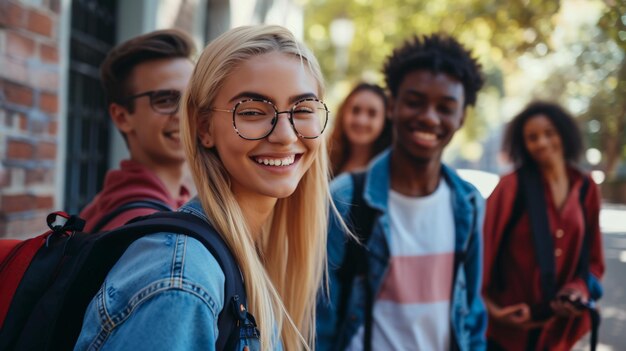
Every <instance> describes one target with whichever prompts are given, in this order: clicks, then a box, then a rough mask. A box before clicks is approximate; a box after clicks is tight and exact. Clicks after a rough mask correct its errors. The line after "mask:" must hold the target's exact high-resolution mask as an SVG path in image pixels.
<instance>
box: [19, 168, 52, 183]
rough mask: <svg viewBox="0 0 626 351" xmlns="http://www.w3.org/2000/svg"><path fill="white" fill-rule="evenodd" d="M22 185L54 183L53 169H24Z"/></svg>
mask: <svg viewBox="0 0 626 351" xmlns="http://www.w3.org/2000/svg"><path fill="white" fill-rule="evenodd" d="M25 178H26V179H25V180H24V185H27V186H28V185H33V184H49V185H53V184H54V171H53V170H50V169H31V170H27V171H26V177H25Z"/></svg>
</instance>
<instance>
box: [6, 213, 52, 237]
mask: <svg viewBox="0 0 626 351" xmlns="http://www.w3.org/2000/svg"><path fill="white" fill-rule="evenodd" d="M47 214H48V211H37V212H30V213H28V216H27V217H26V218H24V217H22V216H20V218H14V219H13V218H0V237H3V238H14V239H21V240H24V239H28V238H32V237H33V236H36V235H41V234H42V233H44V232H45V231H46V230H47V229H48V228H47V227H46V216H47Z"/></svg>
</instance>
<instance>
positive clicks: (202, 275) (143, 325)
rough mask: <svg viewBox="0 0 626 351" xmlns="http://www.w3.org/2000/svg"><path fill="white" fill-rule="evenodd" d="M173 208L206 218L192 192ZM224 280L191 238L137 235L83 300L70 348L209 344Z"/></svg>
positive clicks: (212, 344) (198, 347)
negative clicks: (95, 289)
mask: <svg viewBox="0 0 626 351" xmlns="http://www.w3.org/2000/svg"><path fill="white" fill-rule="evenodd" d="M179 211H182V212H188V213H191V214H194V215H196V216H199V217H201V218H203V219H204V220H206V221H208V220H207V217H206V215H205V214H204V211H203V210H202V205H201V204H200V201H199V200H198V199H197V198H194V199H192V200H191V201H189V202H188V203H187V204H185V205H184V206H183V207H182V208H181V209H180V210H179ZM224 281H225V277H224V272H223V271H222V269H221V268H220V266H219V264H218V263H217V261H216V260H215V258H214V257H213V255H211V253H210V252H209V250H207V249H206V248H205V247H204V245H203V244H201V243H200V242H199V241H197V240H195V239H193V238H189V237H187V236H185V235H182V234H177V233H157V234H152V235H148V236H145V237H143V238H141V239H138V240H137V241H135V242H134V243H133V244H131V245H130V246H129V247H128V249H127V250H126V252H125V253H124V254H123V256H122V257H121V258H120V259H119V261H118V262H117V263H116V264H115V266H114V267H113V269H112V270H111V271H110V272H109V274H108V275H107V277H106V279H105V281H104V283H103V284H102V287H101V288H100V290H99V291H98V293H97V294H96V296H95V297H94V299H93V300H92V301H91V303H90V304H89V307H88V308H87V312H86V313H85V317H84V321H83V328H82V330H81V333H80V336H79V338H78V342H77V344H76V346H75V350H150V351H156V350H215V342H216V341H217V337H218V332H219V331H218V329H217V320H218V315H219V313H220V312H221V311H222V309H223V307H224ZM243 343H245V341H244V342H242V344H241V345H239V347H238V349H239V350H243V348H244V346H246V345H245V344H243ZM278 348H279V349H281V346H280V345H279V346H278Z"/></svg>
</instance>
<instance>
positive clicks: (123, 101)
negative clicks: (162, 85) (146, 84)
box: [120, 89, 183, 116]
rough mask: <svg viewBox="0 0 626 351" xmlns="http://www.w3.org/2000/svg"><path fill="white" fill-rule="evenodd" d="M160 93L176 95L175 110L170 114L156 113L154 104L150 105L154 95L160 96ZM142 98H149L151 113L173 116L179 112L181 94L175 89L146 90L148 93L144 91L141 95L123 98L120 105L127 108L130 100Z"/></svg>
mask: <svg viewBox="0 0 626 351" xmlns="http://www.w3.org/2000/svg"><path fill="white" fill-rule="evenodd" d="M161 93H177V94H178V103H177V104H176V109H174V110H173V111H172V112H162V111H157V109H156V108H155V107H154V104H153V103H152V99H154V95H156V94H161ZM144 96H148V97H149V98H150V101H149V103H150V108H151V109H152V111H154V112H156V113H158V114H161V115H167V116H169V115H173V114H175V113H177V112H178V110H180V99H181V98H182V96H183V93H182V92H181V91H180V90H176V89H159V90H148V91H144V92H143V93H139V94H135V95H131V96H128V97H125V98H123V99H122V100H121V101H120V103H121V104H123V105H125V106H127V104H128V103H129V102H130V101H131V100H135V99H137V98H140V97H144Z"/></svg>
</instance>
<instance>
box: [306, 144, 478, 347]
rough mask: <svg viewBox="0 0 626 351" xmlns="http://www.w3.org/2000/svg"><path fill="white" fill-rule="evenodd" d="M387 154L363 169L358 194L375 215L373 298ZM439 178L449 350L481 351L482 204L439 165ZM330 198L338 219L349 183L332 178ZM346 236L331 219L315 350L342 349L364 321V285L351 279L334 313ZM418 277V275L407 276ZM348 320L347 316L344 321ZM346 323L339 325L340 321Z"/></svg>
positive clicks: (384, 228) (385, 225) (385, 258)
mask: <svg viewBox="0 0 626 351" xmlns="http://www.w3.org/2000/svg"><path fill="white" fill-rule="evenodd" d="M390 159H391V151H389V150H387V151H385V152H384V153H383V154H381V155H380V156H379V157H377V158H376V159H375V160H374V161H373V162H372V163H371V164H370V166H369V168H368V170H367V178H366V182H365V186H364V190H363V199H364V201H365V202H366V203H367V204H368V205H369V206H370V207H372V208H374V209H377V210H378V211H380V216H379V217H378V218H377V220H376V222H375V223H374V226H373V229H372V233H371V237H370V239H369V241H368V243H367V248H368V250H369V255H368V264H369V273H368V274H369V277H368V278H369V286H368V287H367V288H368V289H371V290H372V292H373V296H377V292H378V291H379V290H380V288H381V285H382V282H383V278H384V276H385V273H386V272H387V269H388V266H389V259H390V257H389V256H390V253H389V245H388V243H389V241H390V235H391V234H390V219H389V211H388V196H389V190H390V188H391V183H390V170H391V168H390ZM442 175H443V179H444V180H445V181H446V182H447V183H448V185H449V186H450V189H451V192H452V198H451V201H452V207H453V211H454V221H455V223H454V225H455V238H456V239H455V252H456V254H455V267H456V271H455V274H454V284H453V289H452V291H451V292H450V294H451V310H450V313H451V315H450V321H451V326H452V335H453V340H452V343H451V345H452V347H451V348H452V349H453V350H457V349H458V350H463V351H470V350H471V351H480V350H485V348H486V341H485V331H486V327H487V314H486V310H485V306H484V304H483V301H482V297H481V295H480V289H481V276H482V226H483V211H484V200H483V198H482V197H481V196H480V194H479V193H478V191H477V190H476V189H475V188H474V187H473V186H472V185H470V184H469V183H467V182H465V181H463V180H462V179H460V178H459V176H458V175H457V174H456V173H455V172H454V171H453V170H451V169H450V168H448V167H446V166H442ZM331 192H332V197H333V200H334V201H335V204H336V206H337V209H338V210H339V213H340V214H341V216H342V217H343V218H346V215H347V214H348V211H349V206H350V203H351V202H352V193H353V184H352V178H351V177H350V176H349V175H342V176H339V177H337V178H336V179H335V180H334V181H333V183H332V184H331ZM347 240H348V239H347V237H346V235H345V233H344V231H343V230H342V228H341V227H340V226H339V225H338V223H337V221H336V220H333V219H331V221H330V223H329V232H328V270H329V273H328V275H329V287H330V294H329V297H330V301H329V300H328V298H327V297H326V296H325V294H324V293H321V294H320V296H319V300H318V305H317V347H318V350H320V351H326V350H343V349H345V348H346V347H347V345H348V344H349V343H350V341H351V340H352V338H353V336H354V335H355V334H356V332H357V330H358V329H359V327H360V326H361V325H362V324H363V323H364V318H365V314H364V308H363V307H364V305H365V288H366V287H365V286H364V285H365V283H364V280H363V279H361V278H358V277H357V278H355V279H354V281H353V287H352V290H351V294H350V297H349V298H348V302H347V307H346V312H345V313H346V315H342V316H339V315H338V313H339V312H338V311H337V308H338V306H337V305H338V303H339V299H340V296H341V292H340V290H341V286H340V284H341V281H340V279H339V277H338V274H337V273H338V267H339V266H340V265H341V263H342V262H343V259H344V252H345V247H346V242H347ZM407 279H419V277H407ZM346 317H347V318H346ZM341 320H343V321H345V322H344V323H342V325H339V324H340V322H339V321H341Z"/></svg>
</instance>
